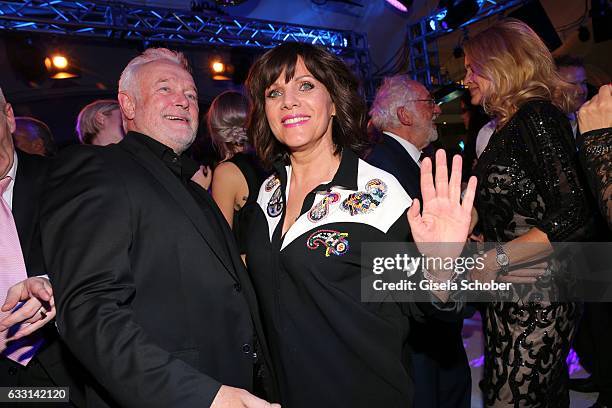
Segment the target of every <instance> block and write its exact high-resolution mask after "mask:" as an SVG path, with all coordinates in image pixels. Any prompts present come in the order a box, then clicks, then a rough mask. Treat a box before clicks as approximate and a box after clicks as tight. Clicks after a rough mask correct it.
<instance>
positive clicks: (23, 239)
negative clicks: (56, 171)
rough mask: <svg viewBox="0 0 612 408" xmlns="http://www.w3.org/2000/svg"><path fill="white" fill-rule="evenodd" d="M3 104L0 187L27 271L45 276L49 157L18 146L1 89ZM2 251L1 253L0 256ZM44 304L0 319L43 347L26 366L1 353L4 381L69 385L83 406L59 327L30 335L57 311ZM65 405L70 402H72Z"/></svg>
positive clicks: (18, 289)
mask: <svg viewBox="0 0 612 408" xmlns="http://www.w3.org/2000/svg"><path fill="white" fill-rule="evenodd" d="M0 109H1V110H2V112H1V113H0V180H2V179H5V178H6V179H5V180H7V181H9V182H8V184H7V185H6V188H5V189H4V190H3V191H1V193H2V199H3V200H4V202H5V203H6V204H8V206H9V208H10V209H11V212H12V215H13V219H14V223H15V227H16V229H17V235H18V239H19V242H18V243H16V244H17V246H18V247H20V248H21V253H22V254H23V261H24V263H25V271H26V273H27V276H30V277H35V276H40V275H45V274H46V272H45V268H44V262H43V258H42V248H41V242H40V228H39V224H38V219H39V206H40V203H41V194H42V191H43V187H44V183H45V179H46V177H47V170H48V166H49V162H48V161H47V159H45V158H44V157H40V156H33V155H30V154H27V153H24V152H22V151H20V150H17V149H15V146H14V144H13V139H12V136H11V134H12V133H13V131H14V130H15V117H14V114H13V109H12V107H11V105H10V104H9V103H7V102H6V100H5V98H4V95H3V93H2V89H0ZM8 178H10V180H9V179H8ZM0 252H1V251H0ZM3 255H4V254H2V253H0V256H3ZM0 273H7V271H4V270H3V271H0ZM24 278H25V276H24ZM31 281H32V282H30V283H31V287H32V288H34V290H41V291H42V292H45V293H48V292H50V287H49V285H48V284H47V282H46V280H44V279H42V278H32V279H31ZM4 290H6V288H4ZM24 290H25V287H24V285H23V284H17V285H16V286H15V288H14V289H13V290H12V291H13V292H14V294H13V296H8V297H7V298H9V297H10V299H6V300H7V302H8V303H7V307H5V308H3V312H8V311H10V310H11V309H12V308H13V307H14V306H15V305H16V303H17V301H19V300H20V297H21V296H20V295H21V294H22V292H23V291H24ZM26 291H27V290H26ZM24 293H25V292H24ZM5 295H6V293H0V304H4V303H5ZM23 300H27V298H24V299H23ZM46 300H47V301H48V300H50V294H48V295H47V297H46ZM43 303H44V304H43ZM43 303H41V302H40V301H39V300H38V299H37V298H32V300H29V301H27V302H26V303H24V305H23V306H22V307H21V309H20V312H19V316H17V319H15V318H14V316H7V318H6V319H1V318H0V331H2V332H7V330H8V333H10V334H11V335H10V337H9V339H10V340H12V341H13V342H15V341H17V340H18V339H20V338H21V340H22V341H24V340H25V341H26V342H27V343H29V344H32V343H34V342H37V341H38V340H39V339H42V346H41V347H40V349H38V350H37V352H36V354H35V355H34V358H33V359H32V360H30V361H29V362H28V363H27V365H25V366H23V365H21V364H18V363H16V362H15V361H13V360H11V359H9V358H8V356H6V355H4V353H3V355H1V356H0V384H2V386H12V387H26V386H29V387H33V386H37V387H57V386H63V387H66V386H67V387H70V393H69V394H70V399H71V402H72V404H73V405H76V406H83V403H84V400H83V395H82V390H81V388H80V385H79V381H77V378H78V377H77V376H78V375H81V374H80V373H79V374H77V373H76V370H77V366H78V364H77V363H76V361H75V360H74V358H73V357H72V356H71V355H70V353H69V352H68V350H67V349H66V347H65V346H64V344H63V343H62V342H61V341H60V339H59V336H58V333H57V330H56V329H55V327H54V326H53V325H48V326H46V327H44V328H42V329H40V330H38V331H37V332H36V333H35V334H33V335H32V334H30V333H31V332H33V331H35V329H37V328H39V327H41V326H43V325H44V324H45V323H47V322H48V321H50V320H51V319H52V318H53V316H54V309H53V307H52V305H51V304H49V302H44V301H43ZM20 316H21V317H20ZM26 319H32V320H31V321H32V322H33V324H32V325H27V324H24V325H22V326H20V327H21V329H19V330H17V326H15V325H14V323H20V322H22V321H24V320H26ZM35 321H37V322H35ZM34 322H35V323H34ZM22 335H23V338H22ZM65 405H66V406H71V405H70V404H65Z"/></svg>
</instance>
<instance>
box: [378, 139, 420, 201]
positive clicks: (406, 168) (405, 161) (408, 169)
mask: <svg viewBox="0 0 612 408" xmlns="http://www.w3.org/2000/svg"><path fill="white" fill-rule="evenodd" d="M384 136H385V142H384V143H385V144H386V145H387V146H388V147H389V151H391V152H392V154H393V155H394V156H395V158H396V160H397V163H398V164H399V165H400V167H399V170H400V177H397V178H398V179H399V178H401V180H400V183H401V184H402V185H403V186H404V189H405V190H406V192H407V193H408V194H409V195H410V197H411V198H419V199H420V198H421V187H420V186H421V183H420V177H421V168H420V167H419V166H418V165H417V164H416V163H415V161H414V159H413V158H412V156H410V154H409V153H408V152H407V151H406V149H404V146H402V145H401V144H400V143H399V142H398V141H397V140H395V139H393V138H392V137H391V136H389V135H384Z"/></svg>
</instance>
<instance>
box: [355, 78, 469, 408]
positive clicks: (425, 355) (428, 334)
mask: <svg viewBox="0 0 612 408" xmlns="http://www.w3.org/2000/svg"><path fill="white" fill-rule="evenodd" d="M440 113H441V111H440V107H439V106H438V105H437V104H436V103H435V101H434V100H433V98H432V96H431V95H430V93H429V92H428V91H427V89H426V88H425V87H424V86H423V85H421V84H420V83H418V82H416V81H413V80H411V79H410V78H409V77H407V76H405V75H398V76H393V77H389V78H385V80H384V82H383V84H382V85H381V87H380V89H379V90H378V92H377V94H376V98H375V100H374V103H373V104H372V109H371V110H370V115H371V116H372V124H373V125H374V126H375V127H376V128H377V129H379V130H381V131H382V132H383V136H382V139H381V140H380V142H379V143H377V144H376V145H374V147H373V148H372V150H371V152H370V153H369V155H368V157H367V158H366V161H368V162H369V163H371V164H372V165H374V166H376V167H379V168H381V169H383V170H386V171H388V172H389V173H391V174H393V175H394V176H395V178H397V179H398V180H399V182H400V183H401V184H402V186H403V187H404V189H405V190H406V192H408V194H409V195H410V197H413V198H415V197H418V198H420V197H421V191H420V155H421V153H422V150H423V149H425V148H426V147H427V146H428V145H429V144H430V143H431V142H433V141H435V140H436V139H437V138H438V132H437V129H436V125H435V124H434V123H433V121H434V120H435V119H436V118H437V116H438V115H439V114H440ZM411 324H412V325H414V326H413V327H414V330H411V331H410V339H409V342H410V346H411V348H412V349H413V351H414V354H413V356H412V368H413V370H412V377H413V381H414V389H415V395H414V406H415V407H417V408H428V407H432V408H433V407H436V408H437V407H449V408H451V407H452V408H459V407H469V406H470V396H471V378H470V368H469V366H468V361H467V355H466V353H465V349H464V348H463V342H462V339H461V328H462V325H463V324H462V322H442V321H438V320H434V319H432V320H428V321H426V322H425V323H422V322H417V321H413V322H411Z"/></svg>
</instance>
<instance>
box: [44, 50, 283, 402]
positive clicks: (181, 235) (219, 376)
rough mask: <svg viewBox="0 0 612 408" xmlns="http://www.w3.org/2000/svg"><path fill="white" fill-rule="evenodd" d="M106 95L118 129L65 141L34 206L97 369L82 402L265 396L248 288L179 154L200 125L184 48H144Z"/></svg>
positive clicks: (68, 329) (74, 340)
mask: <svg viewBox="0 0 612 408" xmlns="http://www.w3.org/2000/svg"><path fill="white" fill-rule="evenodd" d="M118 96H119V97H118V99H119V103H120V105H121V111H122V115H123V122H124V126H125V127H126V129H127V131H128V133H127V135H126V137H125V138H124V139H123V140H122V141H121V142H120V143H118V144H116V145H110V146H105V147H99V146H75V147H74V148H69V149H65V150H64V151H63V152H62V153H61V154H60V155H59V157H58V159H57V160H56V164H57V165H56V166H55V168H54V169H53V170H52V171H51V175H50V178H49V182H48V190H47V191H48V194H47V195H46V201H45V203H44V206H43V210H42V222H41V229H42V238H43V249H44V255H45V261H46V263H47V266H48V268H47V269H48V270H49V271H50V274H51V281H52V283H53V290H54V293H55V299H56V305H57V326H58V329H59V332H60V335H61V336H62V338H63V339H64V340H65V342H66V343H67V345H68V346H69V348H70V349H71V351H72V352H73V353H74V354H75V356H76V357H77V358H78V359H79V360H80V361H81V362H82V363H83V365H84V366H85V367H86V368H87V370H88V371H89V372H90V373H91V374H92V377H93V378H94V379H95V383H92V384H89V385H88V388H87V392H88V394H87V403H88V406H92V407H106V406H122V407H147V408H151V407H160V408H161V407H208V406H212V407H234V406H236V407H258V408H264V407H270V406H271V404H269V403H267V402H266V401H264V400H262V399H260V398H257V397H255V396H254V395H252V394H251V393H252V392H257V391H258V390H260V389H261V388H266V386H267V390H268V391H269V392H270V394H268V395H269V398H270V399H274V398H275V387H274V384H275V382H274V381H272V379H273V375H272V373H270V372H269V371H265V370H264V369H263V368H262V367H263V366H264V365H265V364H264V363H266V362H267V361H266V359H267V356H268V353H267V349H266V343H265V341H264V338H263V335H262V327H261V321H260V318H259V316H258V308H257V303H256V299H255V294H254V291H253V288H252V286H251V283H250V282H249V279H248V276H247V273H246V270H245V268H244V266H243V263H242V260H241V258H240V255H239V253H238V251H237V249H236V247H235V244H234V242H233V238H232V235H231V231H230V230H229V227H228V226H227V224H226V222H225V221H224V219H223V216H222V215H221V213H220V211H219V209H218V208H217V206H216V205H215V204H214V202H213V201H212V199H211V197H210V196H209V194H208V192H207V191H205V190H204V189H202V188H201V187H200V186H199V185H197V184H196V183H194V182H192V181H191V180H190V179H191V177H192V175H193V174H194V173H195V171H196V170H197V169H198V166H197V165H195V163H193V162H191V161H190V160H189V158H188V157H186V156H184V155H183V154H182V153H183V152H184V151H185V150H186V149H187V148H188V147H189V145H190V144H191V143H192V142H193V140H194V138H195V135H196V131H197V128H198V94H197V90H196V87H195V83H194V81H193V78H192V76H191V74H190V72H189V67H188V64H187V61H186V60H185V59H184V57H183V55H182V54H180V53H177V52H174V51H170V50H167V49H163V48H158V49H148V50H146V51H145V52H144V53H143V54H142V55H140V56H138V57H136V58H134V59H133V60H132V61H131V62H130V63H129V64H128V65H127V67H126V68H125V70H124V71H123V73H122V75H121V79H120V80H119V95H118ZM264 372H267V375H264V374H263V373H264ZM260 395H261V394H260ZM272 405H274V404H272Z"/></svg>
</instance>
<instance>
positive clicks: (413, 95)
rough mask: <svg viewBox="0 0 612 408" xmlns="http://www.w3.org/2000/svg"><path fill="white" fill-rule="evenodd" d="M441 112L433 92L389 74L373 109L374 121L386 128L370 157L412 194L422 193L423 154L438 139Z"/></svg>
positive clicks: (418, 84)
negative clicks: (437, 121) (432, 94)
mask: <svg viewBox="0 0 612 408" xmlns="http://www.w3.org/2000/svg"><path fill="white" fill-rule="evenodd" d="M440 113H441V111H440V107H439V106H438V105H437V104H436V103H435V101H434V99H433V98H432V96H431V94H430V93H429V91H427V89H426V88H425V87H424V86H423V85H421V84H420V83H418V82H416V81H413V80H411V79H410V78H409V77H408V76H405V75H397V76H393V77H388V78H385V80H384V82H383V84H382V85H381V87H380V89H379V90H378V92H377V94H376V98H375V101H374V103H373V105H372V109H371V110H370V115H371V116H372V125H374V126H375V127H376V128H377V129H379V130H380V131H382V133H383V134H382V137H381V140H380V141H379V142H378V143H376V144H375V145H374V147H373V148H372V150H371V151H370V153H369V154H368V156H367V158H366V160H367V161H368V162H369V163H371V164H373V165H374V166H376V167H379V168H381V169H383V170H386V171H388V172H389V173H391V174H393V175H394V176H395V178H397V179H398V181H399V182H400V183H401V184H402V186H403V187H404V189H405V190H406V192H407V193H408V194H409V195H410V197H412V198H416V197H419V198H420V196H421V193H420V190H421V188H420V174H421V173H420V171H421V170H420V166H421V160H420V158H421V154H422V153H423V149H425V148H426V147H427V146H429V144H430V143H431V142H433V141H435V140H437V139H438V131H437V129H436V125H435V123H434V120H435V119H436V118H437V117H438V115H439V114H440Z"/></svg>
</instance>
